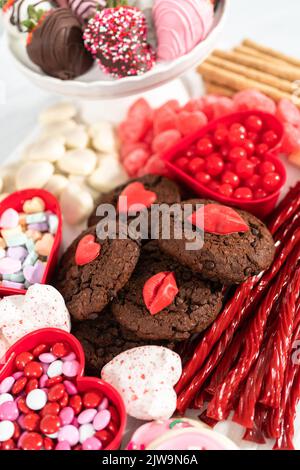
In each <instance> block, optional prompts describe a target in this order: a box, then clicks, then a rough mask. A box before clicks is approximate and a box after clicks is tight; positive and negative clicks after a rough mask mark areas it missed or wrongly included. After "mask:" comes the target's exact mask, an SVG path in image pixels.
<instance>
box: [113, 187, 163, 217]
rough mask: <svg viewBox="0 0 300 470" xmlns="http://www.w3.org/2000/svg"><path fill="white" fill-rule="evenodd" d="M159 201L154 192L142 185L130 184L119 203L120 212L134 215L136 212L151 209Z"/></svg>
mask: <svg viewBox="0 0 300 470" xmlns="http://www.w3.org/2000/svg"><path fill="white" fill-rule="evenodd" d="M156 199H157V195H156V194H155V193H154V192H153V191H148V190H147V189H146V188H145V186H144V185H143V184H142V183H139V182H138V181H136V182H135V183H130V184H128V185H127V186H126V188H125V189H123V191H122V192H121V194H120V196H119V201H118V211H119V212H122V213H128V214H129V215H130V213H132V214H134V213H135V212H136V211H140V210H142V209H144V207H150V206H151V204H154V202H155V201H156Z"/></svg>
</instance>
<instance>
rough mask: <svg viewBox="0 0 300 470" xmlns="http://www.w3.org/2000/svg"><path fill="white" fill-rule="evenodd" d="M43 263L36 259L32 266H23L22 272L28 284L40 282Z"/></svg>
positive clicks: (43, 268)
mask: <svg viewBox="0 0 300 470" xmlns="http://www.w3.org/2000/svg"><path fill="white" fill-rule="evenodd" d="M44 270H45V265H44V263H42V261H37V262H36V263H35V265H34V266H25V267H24V269H23V274H24V277H25V279H26V281H28V282H30V284H40V283H41V282H42V279H43V274H44Z"/></svg>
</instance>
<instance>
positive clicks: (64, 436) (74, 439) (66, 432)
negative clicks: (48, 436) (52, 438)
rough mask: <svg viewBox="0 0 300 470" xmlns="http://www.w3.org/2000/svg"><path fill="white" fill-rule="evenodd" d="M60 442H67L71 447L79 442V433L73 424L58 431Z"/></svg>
mask: <svg viewBox="0 0 300 470" xmlns="http://www.w3.org/2000/svg"><path fill="white" fill-rule="evenodd" d="M57 439H58V442H62V441H67V442H68V443H69V444H70V446H71V447H73V446H76V444H78V442H79V431H78V429H77V428H76V427H75V426H73V425H72V424H68V425H67V426H63V427H62V428H60V430H59V431H58V436H57Z"/></svg>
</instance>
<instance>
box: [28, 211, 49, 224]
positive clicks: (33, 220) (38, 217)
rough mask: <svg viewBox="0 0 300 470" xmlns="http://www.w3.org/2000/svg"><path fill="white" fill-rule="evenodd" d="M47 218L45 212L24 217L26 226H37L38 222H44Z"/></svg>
mask: <svg viewBox="0 0 300 470" xmlns="http://www.w3.org/2000/svg"><path fill="white" fill-rule="evenodd" d="M46 221H47V216H46V214H45V212H37V213H35V214H29V215H27V216H26V223H27V224H37V223H40V222H46Z"/></svg>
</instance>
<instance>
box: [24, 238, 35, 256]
mask: <svg viewBox="0 0 300 470" xmlns="http://www.w3.org/2000/svg"><path fill="white" fill-rule="evenodd" d="M26 237H27V240H26V243H25V245H26V248H27V251H28V252H29V253H30V252H31V251H34V248H35V244H34V241H33V239H32V238H28V236H27V234H26Z"/></svg>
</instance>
